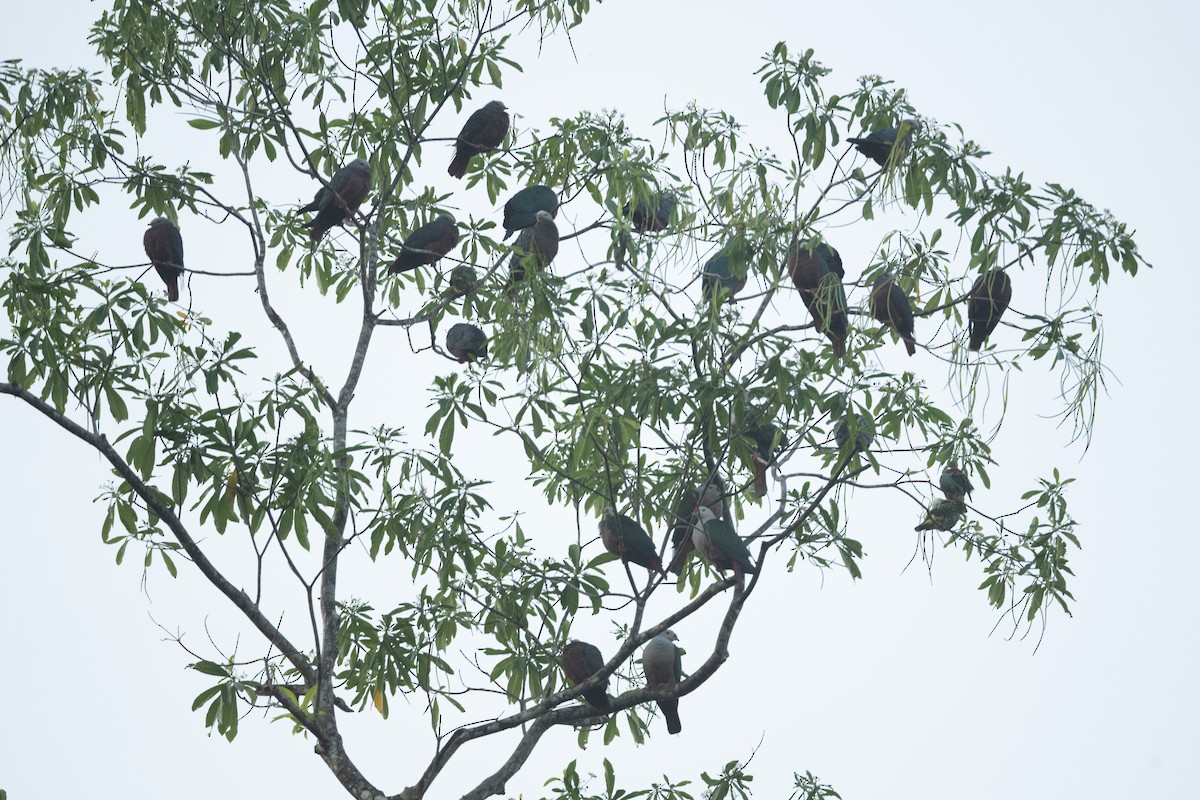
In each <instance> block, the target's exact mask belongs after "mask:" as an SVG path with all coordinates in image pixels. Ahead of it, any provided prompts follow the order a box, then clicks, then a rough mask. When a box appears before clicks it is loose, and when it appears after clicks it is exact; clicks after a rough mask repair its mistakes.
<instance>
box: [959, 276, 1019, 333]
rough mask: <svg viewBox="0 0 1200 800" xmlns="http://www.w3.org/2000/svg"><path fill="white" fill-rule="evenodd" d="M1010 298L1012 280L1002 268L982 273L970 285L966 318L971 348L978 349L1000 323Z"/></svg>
mask: <svg viewBox="0 0 1200 800" xmlns="http://www.w3.org/2000/svg"><path fill="white" fill-rule="evenodd" d="M1011 300H1012V280H1011V279H1010V278H1009V277H1008V273H1007V272H1005V271H1004V270H1002V269H993V270H989V271H988V272H985V273H983V274H982V275H980V276H979V279H978V280H976V281H975V285H974V286H972V287H971V301H970V302H969V303H968V304H967V320H968V325H969V328H970V335H971V349H972V350H978V349H979V348H981V347H983V343H984V342H985V341H987V338H988V337H989V336H991V335H992V331H994V330H996V326H997V325H999V324H1000V317H1001V316H1002V315H1003V314H1004V311H1005V309H1007V308H1008V304H1009V302H1010V301H1011Z"/></svg>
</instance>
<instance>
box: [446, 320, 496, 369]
mask: <svg viewBox="0 0 1200 800" xmlns="http://www.w3.org/2000/svg"><path fill="white" fill-rule="evenodd" d="M446 349H447V350H449V351H450V355H452V356H454V357H455V358H457V359H458V361H459V363H460V364H465V363H467V362H469V361H476V360H478V359H480V358H487V352H488V350H487V335H486V334H484V332H483V331H482V330H481V329H479V328H477V327H475V326H474V325H472V324H471V323H469V322H458V323H455V324H454V325H452V326H450V330H448V331H446Z"/></svg>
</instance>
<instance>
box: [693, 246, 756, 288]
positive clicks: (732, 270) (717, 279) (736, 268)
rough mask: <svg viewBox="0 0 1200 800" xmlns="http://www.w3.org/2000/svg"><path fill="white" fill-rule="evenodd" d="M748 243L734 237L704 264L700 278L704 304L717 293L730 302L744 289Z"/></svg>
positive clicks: (748, 256)
mask: <svg viewBox="0 0 1200 800" xmlns="http://www.w3.org/2000/svg"><path fill="white" fill-rule="evenodd" d="M752 255H753V253H751V252H750V242H748V241H747V240H746V239H745V237H743V236H734V237H733V238H732V239H730V240H729V241H728V242H727V243H726V244H725V246H724V247H722V248H721V250H720V252H718V253H717V254H716V255H715V256H713V257H712V258H710V259H709V260H708V261H707V262H706V263H705V264H704V269H703V270H702V273H701V278H700V289H701V292H702V293H703V295H704V300H705V302H709V303H711V302H712V299H713V298H714V297H715V296H717V294H718V293H719V292H723V293H724V295H725V297H726V299H727V301H729V302H732V301H733V297H734V295H736V294H737V293H738V292H740V291H741V290H742V289H744V288H746V273H747V272H748V271H749V269H750V258H751V257H752Z"/></svg>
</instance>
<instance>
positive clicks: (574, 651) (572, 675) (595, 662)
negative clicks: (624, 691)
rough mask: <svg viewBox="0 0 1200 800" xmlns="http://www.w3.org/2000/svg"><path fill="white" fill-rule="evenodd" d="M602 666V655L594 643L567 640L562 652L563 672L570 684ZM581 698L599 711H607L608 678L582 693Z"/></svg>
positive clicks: (585, 677) (586, 676)
mask: <svg viewBox="0 0 1200 800" xmlns="http://www.w3.org/2000/svg"><path fill="white" fill-rule="evenodd" d="M603 667H604V656H602V655H600V649H599V648H598V647H596V646H595V645H594V644H588V643H587V642H581V641H579V640H575V641H571V642H567V646H566V647H564V648H563V652H562V668H563V673H564V674H565V675H566V676H567V680H569V681H571V683H572V684H576V683H583V682H584V681H586V680H587V679H588V678H590V677H592V676H593V675H595V674H596V673H597V672H599V671H600V670H601V668H603ZM582 696H583V699H584V700H586V701H588V703H589V704H591V705H592V706H594V707H595V708H598V709H599V710H601V711H605V712H607V711H608V678H605V679H604V680H603V681H602V682H601V683H600V685H599V686H596V687H593V688H591V689H588V690H587V691H586V692H584V693H583V695H582Z"/></svg>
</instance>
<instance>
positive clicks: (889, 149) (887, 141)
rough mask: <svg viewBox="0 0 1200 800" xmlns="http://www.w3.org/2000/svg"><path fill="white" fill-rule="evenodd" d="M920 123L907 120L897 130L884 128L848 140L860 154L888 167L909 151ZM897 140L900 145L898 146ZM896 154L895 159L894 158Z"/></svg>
mask: <svg viewBox="0 0 1200 800" xmlns="http://www.w3.org/2000/svg"><path fill="white" fill-rule="evenodd" d="M919 124H920V123H919V122H918V121H917V120H915V119H906V120H904V121H903V122H901V123H900V125H899V126H898V127H896V128H882V129H880V130H877V131H871V132H870V133H869V134H867V135H866V136H865V137H862V138H858V137H853V136H852V137H850V138H848V139H846V141H848V142H849V143H850V144H852V145H854V147H855V149H857V150H858V152H860V153H862V154H863V155H864V156H866V157H867V158H869V159H871V160H872V161H874V162H875V163H876V164H878V165H879V166H881V167H886V166H887V165H888V162H889V161H895V160H898V159H899V158H900V156H901V155H903V154H904V151H905V150H907V149H908V144H909V142H910V141H912V134H913V131H915V130H916V129H917V126H918V125H919ZM897 139H898V140H899V143H898V144H897ZM893 153H895V157H893V155H892V154H893Z"/></svg>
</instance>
